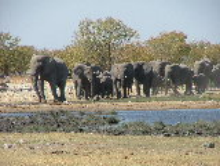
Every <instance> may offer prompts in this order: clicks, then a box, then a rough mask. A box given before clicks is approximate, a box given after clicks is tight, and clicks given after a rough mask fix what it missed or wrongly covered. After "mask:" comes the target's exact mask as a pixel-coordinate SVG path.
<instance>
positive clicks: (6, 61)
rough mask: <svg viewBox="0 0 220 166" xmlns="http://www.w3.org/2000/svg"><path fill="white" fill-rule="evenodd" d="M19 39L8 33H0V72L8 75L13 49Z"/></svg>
mask: <svg viewBox="0 0 220 166" xmlns="http://www.w3.org/2000/svg"><path fill="white" fill-rule="evenodd" d="M19 42H20V39H19V38H18V37H13V36H12V35H11V34H10V33H3V32H1V33H0V72H2V73H3V74H5V75H9V72H10V67H11V66H12V62H13V53H14V52H13V51H14V49H15V48H16V47H17V46H18V43H19Z"/></svg>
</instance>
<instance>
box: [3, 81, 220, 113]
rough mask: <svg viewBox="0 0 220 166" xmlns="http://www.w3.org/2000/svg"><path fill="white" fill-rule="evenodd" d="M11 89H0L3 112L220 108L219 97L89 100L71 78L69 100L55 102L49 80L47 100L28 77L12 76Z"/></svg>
mask: <svg viewBox="0 0 220 166" xmlns="http://www.w3.org/2000/svg"><path fill="white" fill-rule="evenodd" d="M7 85H8V90H7V91H0V112H32V111H47V110H59V109H60V110H79V111H100V110H101V111H103V110H106V111H114V110H166V109H196V108H200V109H202V108H220V102H217V101H212V100H211V101H150V102H149V101H146V102H133V101H132V99H131V101H127V102H118V101H115V100H114V101H112V100H109V101H107V102H106V101H105V102H88V101H78V100H76V99H75V97H74V89H73V84H72V82H71V81H68V82H67V88H66V98H67V101H68V102H66V103H62V104H55V103H53V102H52V99H53V98H52V95H51V92H50V88H49V86H48V84H47V83H46V87H45V91H46V93H45V94H46V97H47V99H48V103H46V104H41V103H38V102H37V96H36V94H35V92H34V90H33V88H32V85H31V83H30V80H29V79H28V78H19V79H18V78H16V79H12V80H11V81H10V83H7Z"/></svg>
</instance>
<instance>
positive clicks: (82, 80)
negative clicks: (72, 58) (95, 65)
mask: <svg viewBox="0 0 220 166" xmlns="http://www.w3.org/2000/svg"><path fill="white" fill-rule="evenodd" d="M87 68H88V66H87V65H85V64H78V65H76V66H75V67H74V68H73V72H72V78H73V83H74V87H75V91H76V97H77V98H78V99H81V98H82V96H84V97H85V99H87V100H88V98H89V97H90V96H91V91H90V89H91V84H90V82H89V80H88V78H87V76H86V75H85V70H86V69H87Z"/></svg>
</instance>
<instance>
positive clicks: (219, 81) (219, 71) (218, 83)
mask: <svg viewBox="0 0 220 166" xmlns="http://www.w3.org/2000/svg"><path fill="white" fill-rule="evenodd" d="M211 80H212V82H213V83H214V85H215V87H217V88H220V64H217V65H215V66H213V69H212V72H211Z"/></svg>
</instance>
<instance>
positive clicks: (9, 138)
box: [0, 133, 220, 166]
mask: <svg viewBox="0 0 220 166" xmlns="http://www.w3.org/2000/svg"><path fill="white" fill-rule="evenodd" d="M208 143H213V144H214V145H215V146H214V147H213V148H208V147H206V146H205V145H206V144H208ZM219 145H220V139H219V137H169V138H167V137H162V136H161V137H160V136H129V135H127V136H108V135H100V134H92V133H91V134H77V133H27V134H20V133H14V134H13V133H11V134H8V133H0V165H4V166H15V165H16V166H41V165H42V166H45V165H50V166H58V165H65V166H68V165H69V166H70V165H71V166H72V165H74V166H75V165H79V166H82V165H83V166H91V165H97V166H101V165H103V166H112V165H114V166H127V165H135V166H146V165H153V166H161V165H163V166H172V165H173V166H176V165H178V166H180V165H181V166H218V165H220V158H219V156H220V146H219Z"/></svg>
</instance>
